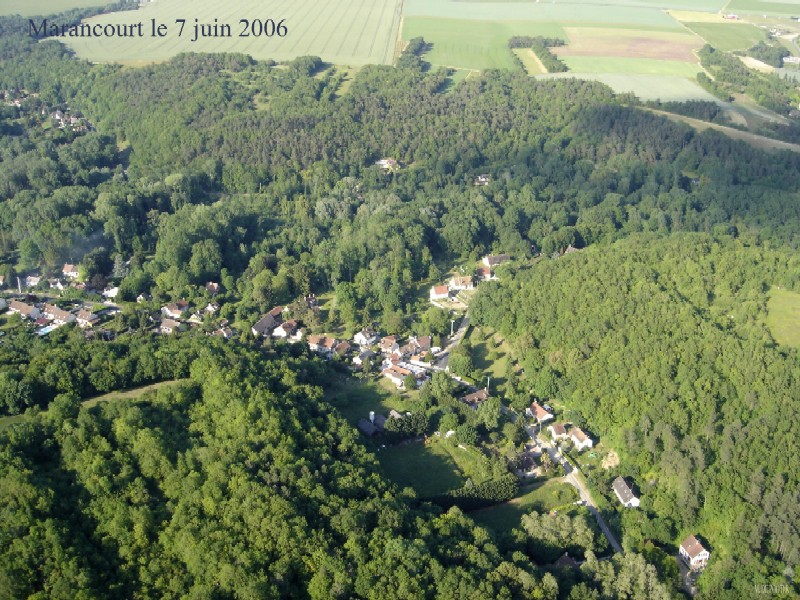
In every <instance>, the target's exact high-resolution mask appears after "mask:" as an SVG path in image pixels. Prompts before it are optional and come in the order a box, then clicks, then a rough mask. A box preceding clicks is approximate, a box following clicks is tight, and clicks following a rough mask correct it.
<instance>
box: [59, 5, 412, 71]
mask: <svg viewBox="0 0 800 600" xmlns="http://www.w3.org/2000/svg"><path fill="white" fill-rule="evenodd" d="M401 5H402V3H401V0H328V1H327V2H324V3H320V2H316V1H315V0H267V1H266V2H264V1H261V0H231V1H230V2H219V1H218V0H158V2H151V3H148V4H146V5H145V6H144V7H143V8H142V9H140V10H138V11H127V12H119V13H114V14H110V15H102V16H98V17H95V18H93V19H90V20H89V22H93V23H138V22H139V21H143V22H145V24H147V25H149V23H150V20H151V19H155V20H156V22H157V23H163V24H165V25H167V27H168V33H167V35H166V36H164V37H163V38H160V39H159V38H158V37H156V38H153V37H151V36H150V31H149V27H145V30H146V35H145V36H144V37H141V38H139V37H136V38H111V39H105V38H100V39H97V38H95V39H89V38H75V39H71V40H70V39H67V43H68V44H69V45H70V46H71V47H72V48H73V49H74V50H75V51H76V52H77V53H78V55H79V56H81V57H82V58H86V59H88V60H91V61H94V62H122V63H128V64H137V63H146V62H158V61H163V60H167V59H169V58H170V57H172V56H174V55H175V54H178V53H180V52H243V53H246V54H250V55H251V56H253V57H254V58H257V59H268V58H272V59H274V60H291V59H293V58H296V57H297V56H307V55H313V56H319V57H321V58H322V59H323V60H325V61H327V62H332V63H336V64H343V65H363V64H370V63H376V64H391V63H392V61H393V59H394V54H395V48H396V45H397V36H398V32H399V28H400V20H401V15H400V11H401ZM176 19H185V20H186V25H185V28H184V31H183V35H180V36H179V35H178V33H179V29H180V24H179V23H176ZM195 19H197V20H198V21H197V22H198V23H200V24H213V23H214V22H215V20H216V22H217V23H218V24H225V25H228V26H229V27H230V36H227V35H226V36H223V37H200V38H199V39H197V40H196V41H192V39H193V37H194V24H195ZM241 19H248V20H249V21H251V22H252V21H254V20H258V24H255V23H253V24H252V27H254V28H255V29H250V30H249V33H250V35H249V36H247V37H242V36H241V35H240V34H241V33H242V29H243V25H242V24H241V23H240V20H241ZM267 19H272V20H273V25H274V23H277V22H278V21H280V20H284V21H283V24H284V25H285V27H286V34H285V35H284V36H283V37H280V36H278V35H271V36H269V37H267V36H266V35H264V34H260V31H261V28H262V24H263V22H266V21H267ZM267 30H268V31H269V32H270V33H271V32H272V31H273V30H272V29H270V26H269V25H268V26H267ZM254 33H259V35H254Z"/></svg>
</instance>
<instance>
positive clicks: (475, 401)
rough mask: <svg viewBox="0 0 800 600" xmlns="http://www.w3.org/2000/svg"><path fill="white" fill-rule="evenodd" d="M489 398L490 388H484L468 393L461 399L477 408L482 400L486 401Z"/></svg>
mask: <svg viewBox="0 0 800 600" xmlns="http://www.w3.org/2000/svg"><path fill="white" fill-rule="evenodd" d="M488 399H489V390H487V389H486V388H483V389H482V390H478V391H477V392H473V393H471V394H467V395H466V396H464V397H463V398H461V401H462V402H463V403H464V404H466V405H467V406H469V407H470V408H472V409H474V410H477V409H478V406H480V404H481V402H485V401H486V400H488Z"/></svg>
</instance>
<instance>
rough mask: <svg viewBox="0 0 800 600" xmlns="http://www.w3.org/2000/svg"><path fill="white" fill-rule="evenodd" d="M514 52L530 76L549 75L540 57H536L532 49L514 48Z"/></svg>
mask: <svg viewBox="0 0 800 600" xmlns="http://www.w3.org/2000/svg"><path fill="white" fill-rule="evenodd" d="M512 52H514V54H515V55H516V57H517V58H518V59H519V60H520V62H521V63H522V66H523V67H525V72H526V73H527V74H528V75H541V74H542V73H547V69H546V68H545V66H544V65H543V64H542V61H541V60H539V57H538V56H536V54H534V52H533V50H531V49H530V48H514V50H512Z"/></svg>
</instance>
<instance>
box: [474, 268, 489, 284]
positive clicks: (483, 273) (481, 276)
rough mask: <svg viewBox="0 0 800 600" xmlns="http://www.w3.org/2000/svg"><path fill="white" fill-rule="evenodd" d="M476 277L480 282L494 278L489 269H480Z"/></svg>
mask: <svg viewBox="0 0 800 600" xmlns="http://www.w3.org/2000/svg"><path fill="white" fill-rule="evenodd" d="M475 275H476V276H477V277H478V281H489V280H490V279H491V278H492V270H491V269H490V268H489V267H478V270H477V271H476V272H475Z"/></svg>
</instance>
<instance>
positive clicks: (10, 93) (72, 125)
mask: <svg viewBox="0 0 800 600" xmlns="http://www.w3.org/2000/svg"><path fill="white" fill-rule="evenodd" d="M0 99H2V101H3V103H4V104H5V105H6V106H15V107H16V108H23V107H26V108H28V109H33V110H36V111H39V112H40V114H41V116H42V117H43V118H46V117H48V116H49V117H50V119H51V120H52V121H53V124H54V125H56V126H57V127H58V128H59V129H66V130H69V131H74V132H76V133H83V132H86V131H89V130H90V129H92V124H91V123H90V122H89V121H88V120H87V119H86V118H84V117H83V116H81V115H80V114H75V113H74V112H72V113H71V112H70V109H69V107H67V108H66V109H64V110H63V111H62V110H61V109H56V110H53V111H49V109H48V108H47V106H45V105H43V102H42V101H41V100H39V94H37V93H34V92H30V93H29V92H28V91H26V90H0Z"/></svg>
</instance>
